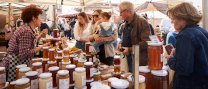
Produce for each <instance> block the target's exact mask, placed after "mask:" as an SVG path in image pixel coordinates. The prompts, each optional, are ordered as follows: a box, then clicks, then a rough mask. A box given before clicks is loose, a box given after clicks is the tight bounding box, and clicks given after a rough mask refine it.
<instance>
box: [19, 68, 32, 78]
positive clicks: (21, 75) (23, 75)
mask: <svg viewBox="0 0 208 89" xmlns="http://www.w3.org/2000/svg"><path fill="white" fill-rule="evenodd" d="M30 70H31V69H30V67H23V68H20V69H19V78H24V77H26V76H25V73H26V72H28V71H30Z"/></svg>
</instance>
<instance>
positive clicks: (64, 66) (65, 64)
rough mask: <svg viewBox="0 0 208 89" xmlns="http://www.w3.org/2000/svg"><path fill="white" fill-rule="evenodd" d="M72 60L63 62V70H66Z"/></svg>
mask: <svg viewBox="0 0 208 89" xmlns="http://www.w3.org/2000/svg"><path fill="white" fill-rule="evenodd" d="M70 63H71V62H62V64H61V70H66V66H67V65H69V64H70Z"/></svg>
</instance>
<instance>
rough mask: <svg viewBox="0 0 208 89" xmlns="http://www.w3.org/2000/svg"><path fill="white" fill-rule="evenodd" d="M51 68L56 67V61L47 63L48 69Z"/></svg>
mask: <svg viewBox="0 0 208 89" xmlns="http://www.w3.org/2000/svg"><path fill="white" fill-rule="evenodd" d="M52 66H57V63H56V61H54V62H52V61H48V68H50V67H52Z"/></svg>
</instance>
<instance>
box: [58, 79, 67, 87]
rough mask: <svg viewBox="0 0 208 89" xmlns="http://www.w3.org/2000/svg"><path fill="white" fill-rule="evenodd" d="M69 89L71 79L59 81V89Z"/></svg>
mask: <svg viewBox="0 0 208 89" xmlns="http://www.w3.org/2000/svg"><path fill="white" fill-rule="evenodd" d="M68 88H69V78H67V79H59V89H68Z"/></svg>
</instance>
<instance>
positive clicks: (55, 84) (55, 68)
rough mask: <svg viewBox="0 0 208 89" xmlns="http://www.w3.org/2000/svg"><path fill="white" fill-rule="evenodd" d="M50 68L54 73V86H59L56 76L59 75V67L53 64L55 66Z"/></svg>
mask: <svg viewBox="0 0 208 89" xmlns="http://www.w3.org/2000/svg"><path fill="white" fill-rule="evenodd" d="M48 70H49V72H50V73H51V74H52V79H53V87H57V82H56V80H57V78H56V75H57V72H58V70H59V67H57V66H53V67H50V68H49V69H48Z"/></svg>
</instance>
